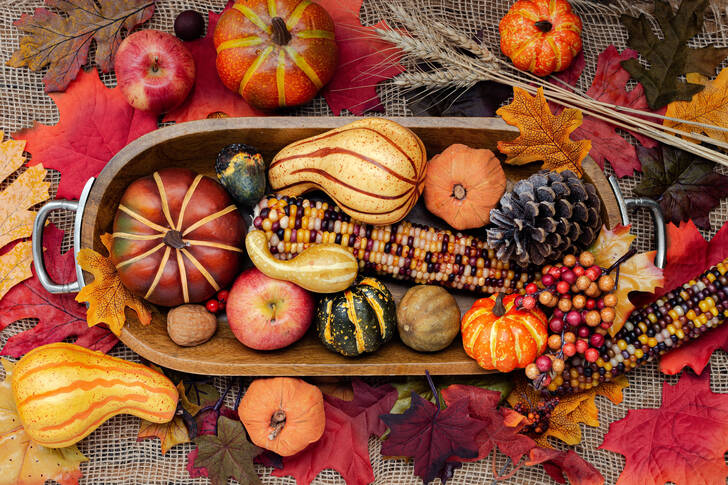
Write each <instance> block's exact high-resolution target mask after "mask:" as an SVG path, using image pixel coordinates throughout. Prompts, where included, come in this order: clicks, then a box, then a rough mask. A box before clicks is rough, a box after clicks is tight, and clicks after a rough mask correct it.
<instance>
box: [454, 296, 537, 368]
mask: <svg viewBox="0 0 728 485" xmlns="http://www.w3.org/2000/svg"><path fill="white" fill-rule="evenodd" d="M516 298H518V295H508V296H506V297H504V296H503V293H498V295H497V296H496V295H492V296H491V297H490V298H481V299H479V300H477V301H476V302H475V303H473V306H472V307H471V308H470V310H468V311H467V312H466V313H465V315H463V319H462V321H461V322H460V331H461V333H462V336H463V348H464V349H465V353H466V354H468V356H470V357H472V358H473V359H475V360H476V361H478V365H479V366H480V367H482V368H483V369H488V370H493V369H495V370H498V371H500V372H510V371H512V370H513V369H516V368H522V367H526V366H527V365H528V364H530V363H531V362H533V361H534V360H535V359H536V357H538V356H539V355H541V354H543V353H544V351H545V350H546V342H547V339H548V331H547V326H546V325H547V324H546V315H544V313H543V312H542V311H541V310H539V309H538V308H534V309H533V310H519V309H517V308H516V306H515V299H516Z"/></svg>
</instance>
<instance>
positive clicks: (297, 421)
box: [238, 377, 326, 456]
mask: <svg viewBox="0 0 728 485" xmlns="http://www.w3.org/2000/svg"><path fill="white" fill-rule="evenodd" d="M238 415H239V416H240V420H241V421H242V422H243V424H244V425H245V429H246V430H247V431H248V435H250V440H251V441H252V442H253V443H254V444H256V445H257V446H260V447H261V448H265V449H266V450H270V451H273V452H275V453H278V454H279V455H281V456H291V455H295V454H296V453H298V452H299V451H301V450H303V449H304V448H305V447H307V446H308V445H309V444H311V443H313V442H314V441H318V440H319V438H321V435H322V434H323V433H324V427H325V425H326V418H325V416H324V397H323V394H322V393H321V390H320V389H319V388H318V387H316V386H312V385H311V384H307V383H306V382H304V381H302V380H301V379H295V378H292V377H274V378H272V379H257V380H255V381H253V383H252V384H250V387H248V390H247V391H246V392H245V396H243V399H242V400H241V401H240V407H238Z"/></svg>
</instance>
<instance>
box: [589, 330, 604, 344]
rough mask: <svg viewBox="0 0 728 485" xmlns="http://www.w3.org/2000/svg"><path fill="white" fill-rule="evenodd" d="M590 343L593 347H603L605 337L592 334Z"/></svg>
mask: <svg viewBox="0 0 728 485" xmlns="http://www.w3.org/2000/svg"><path fill="white" fill-rule="evenodd" d="M589 343H590V344H591V346H592V347H596V348H599V347H601V346H602V345H604V335H600V334H598V333H595V334H592V336H591V337H589Z"/></svg>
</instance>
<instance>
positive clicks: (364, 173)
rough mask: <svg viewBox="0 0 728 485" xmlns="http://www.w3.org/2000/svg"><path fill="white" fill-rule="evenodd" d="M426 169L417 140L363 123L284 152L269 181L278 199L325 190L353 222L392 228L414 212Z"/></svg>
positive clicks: (398, 128)
mask: <svg viewBox="0 0 728 485" xmlns="http://www.w3.org/2000/svg"><path fill="white" fill-rule="evenodd" d="M426 169H427V153H426V152H425V146H424V144H423V143H422V141H421V140H420V139H419V137H418V136H417V135H415V134H414V133H413V132H412V131H411V130H409V129H407V128H405V127H404V126H402V125H400V124H399V123H396V122H394V121H391V120H387V119H383V118H365V119H362V120H358V121H355V122H353V123H349V124H348V125H345V126H342V127H341V128H336V129H334V130H330V131H327V132H326V133H323V134H320V135H316V136H313V137H310V138H306V139H304V140H300V141H297V142H295V143H291V144H290V145H288V146H287V147H285V148H283V149H282V150H281V151H280V152H278V154H276V156H275V157H274V158H273V161H272V162H271V164H270V167H269V169H268V181H269V182H270V185H271V188H272V189H273V190H274V191H275V192H276V193H278V194H281V195H288V196H298V195H301V194H303V193H305V192H308V191H311V190H317V189H320V190H323V191H324V192H326V193H327V194H328V195H329V196H330V197H331V198H332V199H334V202H336V204H337V205H338V206H339V207H341V209H342V210H343V211H344V212H346V213H347V214H349V215H350V216H351V217H353V218H355V219H358V220H360V221H362V222H366V223H369V224H393V223H395V222H398V221H400V220H402V219H403V218H404V217H405V216H406V215H407V214H408V213H409V211H410V210H411V209H412V207H414V205H415V203H416V202H417V199H418V198H419V197H420V194H421V193H422V191H423V189H424V183H425V174H426Z"/></svg>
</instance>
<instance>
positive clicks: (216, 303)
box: [205, 290, 230, 314]
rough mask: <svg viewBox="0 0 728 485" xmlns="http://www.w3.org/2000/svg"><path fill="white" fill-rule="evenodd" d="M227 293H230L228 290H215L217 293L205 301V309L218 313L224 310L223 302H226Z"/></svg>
mask: <svg viewBox="0 0 728 485" xmlns="http://www.w3.org/2000/svg"><path fill="white" fill-rule="evenodd" d="M228 295H230V292H229V291H228V290H220V291H218V292H217V295H215V298H211V299H209V300H207V303H205V308H207V311H208V312H210V313H214V314H218V313H220V312H224V311H225V304H226V303H227V299H228Z"/></svg>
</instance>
